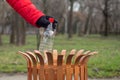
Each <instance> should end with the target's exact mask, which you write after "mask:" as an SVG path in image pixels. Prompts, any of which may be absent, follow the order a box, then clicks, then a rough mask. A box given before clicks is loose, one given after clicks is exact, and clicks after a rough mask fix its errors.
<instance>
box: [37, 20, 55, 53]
mask: <svg viewBox="0 0 120 80" xmlns="http://www.w3.org/2000/svg"><path fill="white" fill-rule="evenodd" d="M49 21H50V24H49V25H48V27H47V29H46V30H45V31H44V32H43V34H42V38H41V42H40V46H39V51H41V52H44V51H48V52H51V51H52V49H53V44H54V37H55V30H53V27H52V26H53V22H54V19H53V18H50V19H49Z"/></svg>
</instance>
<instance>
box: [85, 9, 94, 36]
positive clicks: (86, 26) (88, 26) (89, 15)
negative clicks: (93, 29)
mask: <svg viewBox="0 0 120 80" xmlns="http://www.w3.org/2000/svg"><path fill="white" fill-rule="evenodd" d="M92 12H93V9H91V8H90V10H89V14H88V17H87V20H86V23H85V30H84V34H85V35H89V32H90V25H89V22H90V19H91V15H92Z"/></svg>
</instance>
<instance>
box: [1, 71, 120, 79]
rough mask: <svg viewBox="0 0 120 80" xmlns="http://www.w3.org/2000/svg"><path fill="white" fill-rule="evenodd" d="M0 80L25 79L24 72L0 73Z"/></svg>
mask: <svg viewBox="0 0 120 80" xmlns="http://www.w3.org/2000/svg"><path fill="white" fill-rule="evenodd" d="M0 80H27V74H26V73H11V74H5V73H4V74H3V73H2V74H0ZM88 80H120V78H109V79H88Z"/></svg>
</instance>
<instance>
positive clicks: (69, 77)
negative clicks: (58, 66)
mask: <svg viewBox="0 0 120 80" xmlns="http://www.w3.org/2000/svg"><path fill="white" fill-rule="evenodd" d="M73 56H74V54H70V55H68V57H67V60H66V80H72V74H73V68H72V67H71V64H72V63H71V62H72V58H73Z"/></svg>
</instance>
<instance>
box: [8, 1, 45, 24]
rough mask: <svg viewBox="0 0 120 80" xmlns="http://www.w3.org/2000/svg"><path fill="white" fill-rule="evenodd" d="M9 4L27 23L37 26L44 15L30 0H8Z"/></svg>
mask: <svg viewBox="0 0 120 80" xmlns="http://www.w3.org/2000/svg"><path fill="white" fill-rule="evenodd" d="M7 2H8V3H9V4H10V5H11V6H12V7H13V8H14V10H15V11H16V12H18V13H19V14H20V15H21V16H22V17H23V18H24V19H25V20H26V21H27V22H29V23H30V24H32V25H34V26H36V21H37V20H38V19H39V18H40V17H41V16H43V15H44V13H43V12H42V11H40V10H38V9H37V8H36V7H35V6H34V5H33V4H32V2H31V1H30V0H7Z"/></svg>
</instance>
